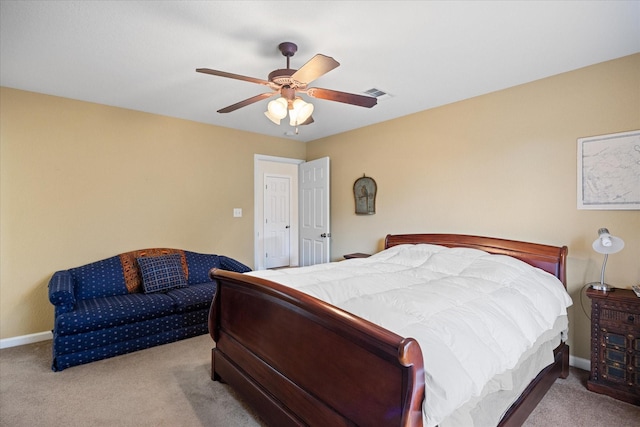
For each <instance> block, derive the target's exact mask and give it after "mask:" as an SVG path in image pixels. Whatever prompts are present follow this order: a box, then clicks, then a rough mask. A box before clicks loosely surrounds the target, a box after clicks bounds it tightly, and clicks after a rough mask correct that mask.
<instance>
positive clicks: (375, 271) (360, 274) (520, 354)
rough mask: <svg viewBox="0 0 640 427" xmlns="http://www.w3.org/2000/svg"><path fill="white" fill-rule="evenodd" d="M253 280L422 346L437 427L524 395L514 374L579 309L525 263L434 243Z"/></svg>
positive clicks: (427, 409)
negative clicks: (506, 396)
mask: <svg viewBox="0 0 640 427" xmlns="http://www.w3.org/2000/svg"><path fill="white" fill-rule="evenodd" d="M247 274H251V275H254V276H258V277H263V278H266V279H269V280H272V281H274V282H278V283H281V284H283V285H287V286H290V287H292V288H295V289H297V290H299V291H301V292H305V293H307V294H309V295H311V296H314V297H316V298H319V299H321V300H324V301H326V302H328V303H330V304H332V305H335V306H337V307H339V308H341V309H343V310H345V311H348V312H350V313H352V314H355V315H357V316H359V317H362V318H364V319H366V320H369V321H371V322H373V323H375V324H378V325H380V326H382V327H384V328H385V329H388V330H390V331H392V332H394V333H396V334H398V335H400V336H403V337H412V338H414V339H416V340H417V341H418V343H419V344H420V347H421V348H422V349H423V357H424V368H425V401H424V405H423V409H424V411H423V415H424V425H425V426H428V427H429V426H435V425H439V424H442V423H446V422H448V421H447V420H453V422H454V424H452V425H455V423H458V421H457V420H460V419H461V418H459V417H463V418H464V417H466V415H464V414H465V413H467V414H471V412H472V411H473V410H474V408H476V407H477V403H478V402H480V401H481V400H483V398H484V397H486V396H487V395H489V394H493V392H495V391H497V390H502V389H504V390H507V389H510V390H513V389H514V387H515V388H518V387H519V386H520V385H519V384H515V386H514V381H513V378H514V376H513V375H512V374H513V373H515V372H517V371H518V369H519V368H520V367H521V366H523V364H524V365H527V363H528V362H527V360H528V359H529V357H530V356H532V355H534V354H537V353H538V352H537V350H538V349H539V348H543V347H549V346H550V345H551V344H552V340H553V339H555V337H557V336H558V335H559V332H560V331H562V330H566V326H567V325H566V315H567V310H566V309H567V307H569V306H570V305H571V304H572V301H571V298H570V296H569V295H568V294H567V292H566V290H565V289H564V286H563V285H562V283H561V282H560V281H559V280H558V279H557V278H556V277H555V276H553V275H551V274H549V273H547V272H545V271H542V270H540V269H537V268H534V267H532V266H530V265H528V264H526V263H524V262H522V261H520V260H517V259H515V258H512V257H508V256H504V255H492V254H488V253H486V252H484V251H481V250H477V249H469V248H447V247H444V246H438V245H428V244H419V245H398V246H394V247H391V248H389V249H386V250H384V251H382V252H379V253H377V254H375V255H373V256H371V257H369V258H358V259H351V260H346V261H341V262H334V263H328V264H317V265H314V266H309V267H302V268H290V269H282V270H263V271H255V272H251V273H247ZM563 318H564V319H565V320H564V321H563V320H562V319H563ZM551 349H552V347H551ZM536 357H538V356H536ZM545 357H546V358H547V359H545ZM552 361H553V359H552V352H551V353H549V352H547V356H542V357H541V358H539V360H538V359H536V360H535V363H534V365H533V366H532V367H531V370H532V371H533V370H537V371H539V370H540V369H541V368H540V366H541V365H543V366H542V367H544V366H546V365H548V364H550V363H551V362H552ZM529 362H531V360H529ZM532 363H533V362H532ZM545 363H546V365H545ZM537 371H536V372H535V373H537ZM518 375H519V374H518ZM530 375H531V373H529V374H528V375H525V377H529V376H530ZM533 376H534V377H535V374H534V375H533ZM516 377H517V375H516ZM518 378H519V377H518ZM531 378H533V377H531ZM514 393H515V392H514ZM507 408H508V406H507ZM501 410H502V409H501ZM492 416H493V415H492ZM456 417H458V418H456ZM469 417H471V418H473V416H472V415H469ZM458 425H459V423H458ZM478 425H481V424H478Z"/></svg>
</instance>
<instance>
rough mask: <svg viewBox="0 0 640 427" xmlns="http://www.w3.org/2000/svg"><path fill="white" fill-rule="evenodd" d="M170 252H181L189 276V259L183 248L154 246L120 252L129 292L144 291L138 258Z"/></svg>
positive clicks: (183, 264)
mask: <svg viewBox="0 0 640 427" xmlns="http://www.w3.org/2000/svg"><path fill="white" fill-rule="evenodd" d="M169 254H180V259H181V262H182V269H183V270H184V275H185V277H187V278H189V269H188V268H187V260H186V258H185V256H184V251H183V250H182V249H171V248H152V249H139V250H136V251H131V252H125V253H123V254H120V255H119V257H120V263H121V265H122V272H123V276H124V281H125V286H126V287H127V290H128V292H129V293H135V292H143V291H144V289H143V287H142V276H141V275H140V268H139V267H138V261H137V260H138V258H143V257H152V256H161V255H169Z"/></svg>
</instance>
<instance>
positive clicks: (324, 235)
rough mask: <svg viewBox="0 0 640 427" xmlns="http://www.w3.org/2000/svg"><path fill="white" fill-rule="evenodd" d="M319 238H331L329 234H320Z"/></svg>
mask: <svg viewBox="0 0 640 427" xmlns="http://www.w3.org/2000/svg"><path fill="white" fill-rule="evenodd" d="M320 237H331V233H322V234H321V235H320Z"/></svg>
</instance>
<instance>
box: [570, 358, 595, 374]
mask: <svg viewBox="0 0 640 427" xmlns="http://www.w3.org/2000/svg"><path fill="white" fill-rule="evenodd" d="M569 366H573V367H575V368H578V369H582V370H584V371H591V361H590V360H588V359H583V358H582V357H576V356H569Z"/></svg>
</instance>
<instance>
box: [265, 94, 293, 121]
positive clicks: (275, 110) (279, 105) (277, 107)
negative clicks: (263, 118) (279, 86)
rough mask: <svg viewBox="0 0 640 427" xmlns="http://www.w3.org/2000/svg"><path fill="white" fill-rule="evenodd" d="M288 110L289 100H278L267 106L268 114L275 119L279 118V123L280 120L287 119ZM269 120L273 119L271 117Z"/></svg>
mask: <svg viewBox="0 0 640 427" xmlns="http://www.w3.org/2000/svg"><path fill="white" fill-rule="evenodd" d="M288 108H289V105H288V103H287V100H286V99H284V98H278V99H274V100H273V101H271V102H269V104H268V105H267V112H269V113H270V114H271V115H272V116H273V117H275V118H277V119H278V122H279V121H280V119H284V118H285V117H287V110H288ZM267 117H269V116H267ZM269 118H270V119H271V117H269ZM271 120H273V119H271ZM278 124H279V123H278Z"/></svg>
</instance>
